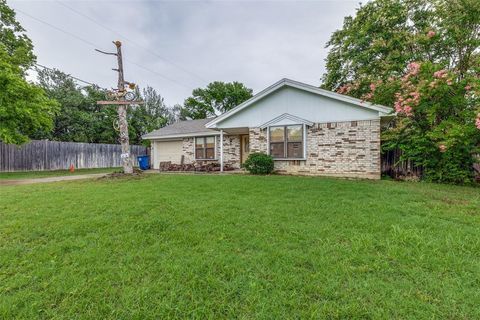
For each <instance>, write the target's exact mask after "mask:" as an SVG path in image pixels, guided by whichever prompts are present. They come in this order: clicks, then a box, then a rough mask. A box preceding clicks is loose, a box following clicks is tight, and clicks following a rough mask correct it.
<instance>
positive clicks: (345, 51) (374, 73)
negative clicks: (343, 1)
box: [322, 0, 480, 103]
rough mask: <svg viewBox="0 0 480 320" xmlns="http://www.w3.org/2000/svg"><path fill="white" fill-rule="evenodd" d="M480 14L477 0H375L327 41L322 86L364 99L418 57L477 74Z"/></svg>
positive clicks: (345, 21) (401, 73)
mask: <svg viewBox="0 0 480 320" xmlns="http://www.w3.org/2000/svg"><path fill="white" fill-rule="evenodd" d="M479 17H480V6H479V5H478V0H433V1H432V0H375V1H370V2H368V3H367V4H366V5H364V6H361V7H360V8H359V9H358V10H357V13H356V16H355V17H351V16H349V17H346V18H345V20H344V24H343V28H342V29H340V30H337V31H335V32H334V33H333V35H332V36H331V38H330V41H329V42H328V43H327V48H329V49H330V51H329V54H328V56H327V60H326V61H327V64H326V68H327V72H326V73H325V74H324V75H323V84H322V86H323V87H324V88H326V89H329V90H341V91H343V93H348V94H349V95H351V96H355V97H358V98H360V97H361V96H362V95H364V94H365V93H367V92H368V91H369V85H370V83H372V82H374V81H378V80H383V81H388V79H389V78H391V77H401V76H402V75H403V74H404V73H405V72H406V67H407V65H408V63H410V62H414V61H430V62H434V63H437V64H439V65H442V66H444V67H446V68H448V69H456V70H457V73H458V75H459V77H463V76H465V75H466V74H468V73H471V72H475V71H476V72H478V71H479V61H480V60H479V59H480V56H479V52H478V48H479V46H480V38H479V32H480V26H479V19H480V18H479ZM346 91H348V92H346ZM393 100H394V99H393V95H392V96H391V97H390V101H386V102H390V103H393Z"/></svg>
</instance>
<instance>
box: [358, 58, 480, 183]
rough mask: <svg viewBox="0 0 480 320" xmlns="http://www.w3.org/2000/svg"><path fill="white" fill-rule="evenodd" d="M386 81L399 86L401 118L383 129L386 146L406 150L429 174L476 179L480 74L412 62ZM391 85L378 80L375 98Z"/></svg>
mask: <svg viewBox="0 0 480 320" xmlns="http://www.w3.org/2000/svg"><path fill="white" fill-rule="evenodd" d="M383 86H384V87H394V88H396V89H397V90H396V93H395V94H394V97H395V101H394V109H395V113H396V118H395V122H394V125H393V126H392V127H391V128H389V129H388V130H385V131H384V132H383V136H382V139H383V141H384V143H383V148H384V149H396V148H399V149H400V150H402V152H403V155H402V156H403V158H404V159H409V160H411V161H413V162H414V163H415V164H416V165H419V166H422V167H423V168H424V175H425V177H424V178H425V179H427V180H430V181H437V182H446V183H468V182H471V181H472V179H473V178H474V175H473V174H474V173H473V164H474V163H475V161H476V155H477V154H478V153H480V148H479V146H480V126H479V125H478V124H479V123H480V120H479V118H480V79H479V78H478V77H477V76H475V75H467V76H465V77H463V78H461V79H460V78H459V77H458V74H457V73H455V72H454V71H448V70H446V69H443V68H441V67H440V66H438V65H435V64H432V63H430V62H426V63H417V62H412V63H410V64H409V65H408V68H407V72H406V74H405V75H403V76H402V77H400V78H398V79H393V80H392V81H391V82H390V83H387V84H383ZM389 90H390V88H388V89H383V91H382V86H376V88H375V91H371V92H370V93H371V94H372V98H371V100H372V101H375V100H376V97H375V96H377V98H378V99H379V100H382V99H384V98H382V97H381V94H382V92H385V91H387V92H388V91H389ZM367 95H368V94H367Z"/></svg>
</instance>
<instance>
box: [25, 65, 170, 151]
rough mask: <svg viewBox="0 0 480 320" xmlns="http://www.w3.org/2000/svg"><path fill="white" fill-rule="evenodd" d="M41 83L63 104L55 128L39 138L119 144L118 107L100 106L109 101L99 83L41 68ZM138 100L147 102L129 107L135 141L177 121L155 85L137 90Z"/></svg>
mask: <svg viewBox="0 0 480 320" xmlns="http://www.w3.org/2000/svg"><path fill="white" fill-rule="evenodd" d="M38 82H39V84H40V86H41V87H42V88H43V89H44V90H45V91H46V92H47V95H48V96H49V97H50V98H52V99H55V100H56V101H58V102H59V103H60V108H61V109H60V112H59V113H58V115H57V116H56V117H55V120H54V128H53V130H51V131H49V130H44V131H39V132H37V133H36V134H35V135H34V138H36V139H50V140H58V141H73V142H89V143H118V131H117V129H118V128H117V127H118V114H117V108H116V107H115V106H111V105H98V104H97V101H99V100H106V99H107V97H106V92H105V90H103V89H101V88H99V87H98V86H85V87H82V86H79V85H78V84H77V83H76V82H75V81H74V80H73V79H72V78H71V77H70V76H69V75H67V74H65V73H63V72H61V71H59V70H49V69H43V70H38ZM136 95H137V97H138V99H140V100H143V101H144V102H145V104H141V105H138V106H133V107H129V109H128V113H127V115H128V123H129V127H128V128H129V136H130V141H131V143H133V144H140V143H143V140H142V135H144V134H145V133H148V132H150V131H152V130H155V129H159V128H161V127H163V126H165V125H166V124H169V123H171V122H173V121H174V120H175V118H174V116H173V112H172V111H171V109H170V108H168V107H167V106H166V104H165V102H164V100H163V98H162V97H161V96H160V94H158V93H157V92H156V91H155V89H153V88H152V87H147V88H146V89H144V90H143V91H142V90H140V89H138V88H137V89H136Z"/></svg>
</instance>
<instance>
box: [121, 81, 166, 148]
mask: <svg viewBox="0 0 480 320" xmlns="http://www.w3.org/2000/svg"><path fill="white" fill-rule="evenodd" d="M137 96H138V97H140V98H141V99H142V100H143V102H144V104H140V105H138V106H135V107H133V108H132V109H131V110H130V112H129V126H130V131H131V132H130V134H131V136H133V137H132V138H133V139H132V140H133V141H134V142H135V143H144V141H143V140H142V135H144V134H146V133H149V132H151V131H153V130H156V129H159V128H162V127H164V126H166V125H167V124H170V123H173V122H175V120H176V117H175V115H174V112H173V110H172V108H169V107H167V105H166V104H165V101H164V99H163V97H162V96H161V95H160V94H159V93H157V91H156V90H155V89H154V88H152V87H150V86H147V87H146V88H145V89H143V90H142V91H141V93H140V90H137Z"/></svg>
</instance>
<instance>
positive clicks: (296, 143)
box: [269, 125, 303, 159]
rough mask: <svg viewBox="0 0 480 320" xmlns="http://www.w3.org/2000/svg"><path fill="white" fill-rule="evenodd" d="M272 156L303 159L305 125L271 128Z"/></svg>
mask: <svg viewBox="0 0 480 320" xmlns="http://www.w3.org/2000/svg"><path fill="white" fill-rule="evenodd" d="M269 141H270V155H271V156H272V157H274V158H288V159H297V158H303V125H292V126H276V127H270V137H269Z"/></svg>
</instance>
